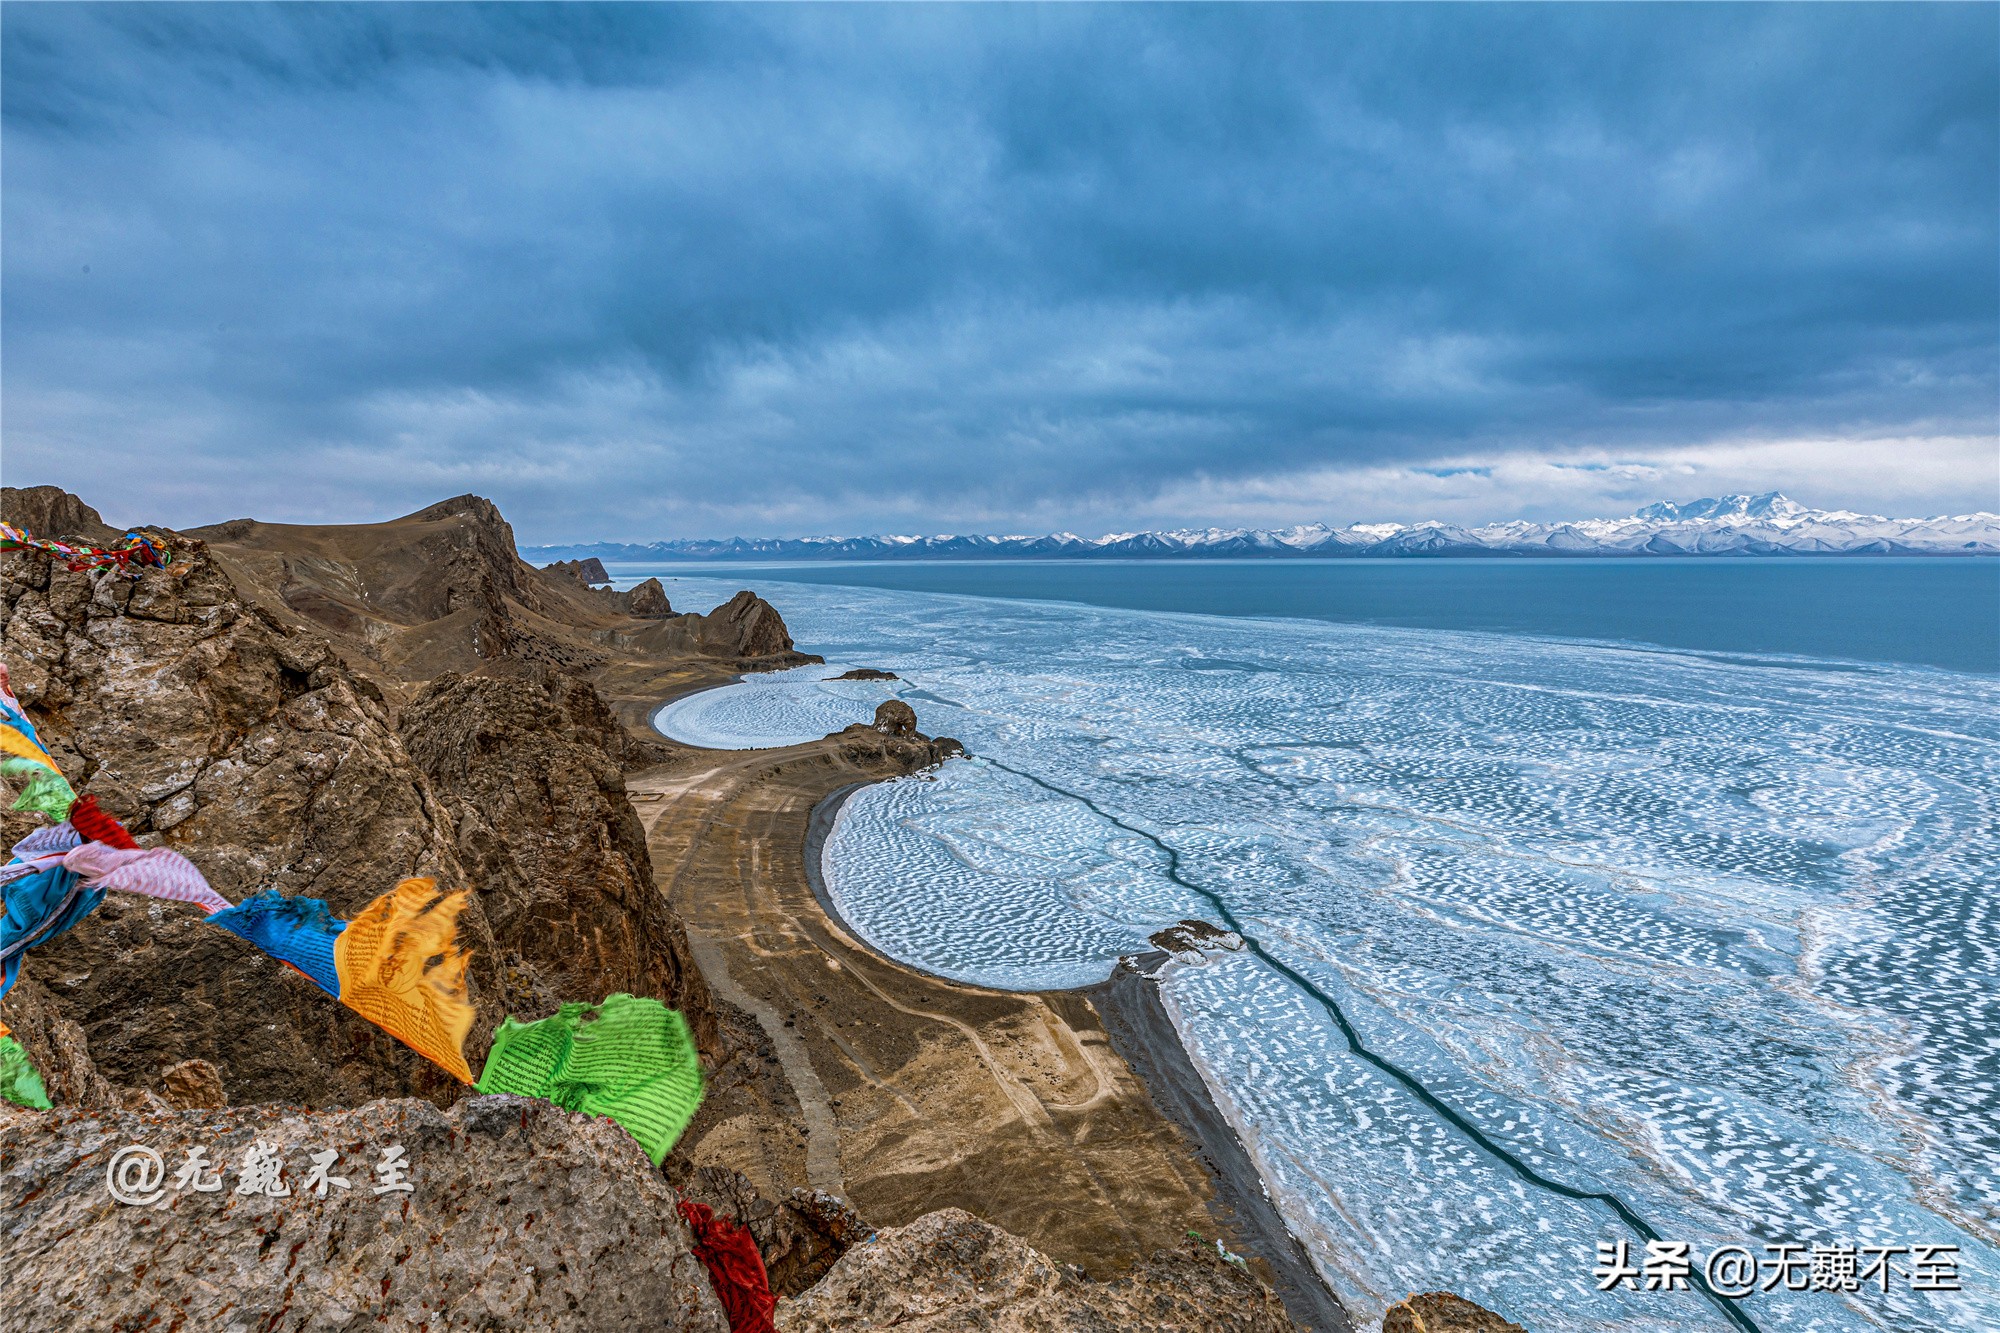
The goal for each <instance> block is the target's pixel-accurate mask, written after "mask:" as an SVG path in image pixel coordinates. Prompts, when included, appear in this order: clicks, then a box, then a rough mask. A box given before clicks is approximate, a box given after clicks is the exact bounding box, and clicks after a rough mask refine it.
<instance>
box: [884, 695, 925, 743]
mask: <svg viewBox="0 0 2000 1333" xmlns="http://www.w3.org/2000/svg"><path fill="white" fill-rule="evenodd" d="M874 726H875V730H877V731H879V732H881V733H882V734H883V735H884V736H894V737H896V738H897V739H898V740H908V739H909V738H911V737H913V736H915V735H916V734H917V710H916V709H914V708H912V707H910V706H909V705H908V704H906V703H904V702H903V701H902V700H901V699H889V700H886V701H884V702H883V703H881V704H878V705H877V706H876V708H875V723H874Z"/></svg>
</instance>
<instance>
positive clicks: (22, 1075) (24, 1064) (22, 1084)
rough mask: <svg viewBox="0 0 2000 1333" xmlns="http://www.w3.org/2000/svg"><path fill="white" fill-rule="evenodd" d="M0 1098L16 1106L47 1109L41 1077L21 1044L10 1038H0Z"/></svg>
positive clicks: (45, 1092)
mask: <svg viewBox="0 0 2000 1333" xmlns="http://www.w3.org/2000/svg"><path fill="white" fill-rule="evenodd" d="M0 1097H5V1098H6V1099H7V1100H8V1101H10V1102H12V1103H14V1105H16V1106H31V1107H33V1108H34V1109H35V1110H37V1111H46V1110H48V1109H49V1091H48V1089H47V1088H44V1087H43V1086H42V1076H41V1075H40V1074H39V1073H37V1072H35V1066H34V1065H33V1064H32V1063H30V1062H29V1060H28V1053H27V1052H26V1051H25V1050H23V1049H22V1048H21V1043H20V1042H18V1041H15V1040H14V1039H13V1038H12V1037H0Z"/></svg>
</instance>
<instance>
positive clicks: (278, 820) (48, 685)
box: [0, 540, 495, 1105]
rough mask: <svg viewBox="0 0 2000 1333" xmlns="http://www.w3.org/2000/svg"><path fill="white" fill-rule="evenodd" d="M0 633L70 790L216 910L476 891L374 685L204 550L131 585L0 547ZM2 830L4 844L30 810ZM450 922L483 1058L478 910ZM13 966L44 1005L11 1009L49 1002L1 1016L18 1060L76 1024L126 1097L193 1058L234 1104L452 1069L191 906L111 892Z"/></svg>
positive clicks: (357, 1096) (394, 1092)
mask: <svg viewBox="0 0 2000 1333" xmlns="http://www.w3.org/2000/svg"><path fill="white" fill-rule="evenodd" d="M0 640H4V642H5V645H6V649H5V652H6V660H7V664H8V667H9V668H10V671H11V672H12V676H13V681H14V687H15V689H16V691H17V693H18V694H19V695H20V697H21V700H22V702H23V704H24V705H26V706H27V707H28V708H29V709H30V710H31V712H32V714H33V716H34V717H35V718H36V721H37V724H38V725H39V726H40V728H41V731H42V736H43V739H44V740H45V741H46V742H47V743H48V745H49V747H50V750H51V752H52V753H53V754H54V755H55V756H56V759H57V761H58V762H59V763H60V764H61V765H62V766H63V769H64V771H65V772H66V773H67V774H68V775H69V777H70V780H71V782H72V783H73V784H74V785H75V786H76V787H77V789H78V790H80V791H81V790H85V789H88V790H89V791H90V792H92V793H94V794H96V795H97V797H98V798H99V800H100V801H101V802H102V803H103V805H104V806H105V808H106V809H108V810H109V811H110V812H111V813H112V814H114V815H116V816H117V817H118V818H120V819H122V820H124V821H125V823H126V824H127V826H128V827H130V828H131V830H132V831H133V833H134V834H136V835H139V837H140V840H141V842H142V843H145V844H148V845H164V846H170V847H174V848H176V849H178V850H180V851H182V852H184V853H185V854H187V855H189V856H190V858H191V859H192V860H194V862H195V863H196V864H197V865H198V866H200V867H201V869H202V872H203V873H204V874H205V875H207V877H208V879H209V881H210V882H211V883H212V884H213V885H214V886H215V887H216V888H217V889H218V890H220V891H221V892H222V893H223V894H224V895H225V896H226V897H228V898H230V899H232V900H240V899H242V898H244V897H246V896H248V895H249V894H251V893H254V892H257V891H258V890H261V889H277V890H279V891H280V892H283V893H286V894H288V895H296V894H303V895H307V896H310V897H315V898H323V899H325V900H326V901H327V902H328V903H329V904H330V905H331V907H332V909H333V910H334V912H335V913H337V914H343V915H344V914H351V913H353V912H355V911H357V910H359V909H360V908H361V907H362V906H364V905H365V904H367V903H368V902H369V901H370V900H372V899H373V898H375V897H377V896H378V895H380V894H383V893H386V892H388V891H389V890H390V889H391V888H393V887H394V886H395V884H396V882H397V881H398V880H399V879H402V878H404V877H406V876H411V875H427V876H433V877H435V878H436V879H438V880H439V881H440V882H441V883H443V884H445V885H447V886H460V885H465V884H466V883H467V876H466V873H465V870H464V868H463V866H462V865H461V863H460V862H459V860H458V856H457V853H456V850H455V836H454V828H453V823H452V820H451V818H450V816H449V814H448V812H447V811H446V810H445V809H444V807H443V806H441V805H440V804H439V802H438V801H437V799H436V797H435V796H434V795H433V793H432V792H431V790H430V786H429V784H428V783H427V782H426V781H425V779H424V777H423V775H422V773H421V772H419V771H418V769H417V768H416V766H415V765H414V764H412V763H411V761H410V759H409V756H408V755H407V754H406V753H405V752H404V749H403V746H402V742H401V741H400V739H398V737H397V735H396V732H395V728H394V726H393V725H392V723H391V720H390V718H389V715H388V713H387V711H386V710H385V708H384V707H383V705H382V703H381V702H380V700H379V691H377V690H375V689H374V688H373V687H372V686H371V685H370V684H369V683H368V682H366V681H364V680H362V679H359V678H357V677H356V676H355V675H354V674H353V673H352V672H350V671H349V670H348V669H347V668H346V666H345V665H344V664H343V663H342V662H341V660H340V659H339V658H338V657H336V656H335V655H334V654H333V653H332V652H331V651H330V650H329V648H328V646H327V644H326V642H325V640H324V639H322V638H320V637H318V636H316V635H311V634H307V633H304V632H302V631H297V630H293V629H290V628H287V627H286V626H284V625H283V624H281V623H279V622H276V621H274V620H272V619H270V618H268V617H266V616H262V615H259V614H257V613H256V612H255V610H254V609H253V608H251V607H249V606H247V605H246V604H245V603H244V601H243V600H242V599H241V598H240V597H239V596H238V595H237V591H236V589H235V587H234V586H233V584H232V583H231V581H230V579H229V578H228V576H227V575H226V574H225V573H224V572H223V571H222V569H221V568H220V566H219V565H217V564H216V562H215V561H213V560H212V559H210V558H208V555H207V553H206V551H205V550H204V548H203V546H202V544H201V543H200V542H198V541H185V540H183V541H177V542H176V546H175V560H174V563H173V565H172V566H171V567H170V568H169V569H168V570H164V571H163V570H148V571H147V572H146V573H145V574H144V575H143V576H142V577H140V578H138V579H126V578H123V577H121V576H119V575H118V574H117V573H116V572H114V571H110V570H98V571H94V572H88V573H72V572H71V571H69V570H67V569H65V568H63V567H62V566H61V565H59V564H56V563H54V562H52V561H50V560H49V559H47V558H46V557H44V556H41V555H38V554H19V555H14V556H9V557H6V558H0ZM4 827H5V828H6V830H7V831H8V832H9V833H11V834H13V836H15V837H18V836H20V834H22V833H24V832H25V831H26V827H27V821H26V820H25V819H24V818H23V817H21V816H12V817H10V818H9V819H7V820H6V821H5V824H4ZM474 887H476V886H474ZM459 929H460V934H461V937H462V938H463V939H464V940H465V942H466V943H467V944H469V945H470V947H471V948H472V949H473V950H474V958H473V970H472V974H471V978H470V981H471V987H472V993H473V995H474V997H475V1000H476V1001H478V1002H481V1003H483V1004H485V1005H486V1006H487V1009H488V1010H489V1012H487V1013H484V1014H482V1024H481V1026H480V1027H479V1028H476V1029H475V1030H474V1033H473V1041H474V1043H475V1049H477V1050H483V1049H484V1046H483V1043H484V1040H485V1036H486V1033H487V1032H489V1031H490V1029H491V1026H492V1023H493V1022H494V1021H495V1016H494V1015H492V1014H491V1013H490V1009H491V1000H490V997H491V996H492V994H493V988H492V973H491V954H492V939H491V935H490V932H489V931H488V930H487V926H486V921H485V917H484V915H483V913H481V912H480V911H479V910H478V907H477V904H476V902H475V904H474V906H473V908H472V909H471V910H469V911H467V912H466V913H465V914H464V915H463V916H461V917H460V919H459ZM481 954H484V955H487V959H486V960H485V961H482V959H481V957H480V955H481ZM27 975H28V977H29V978H30V979H31V980H33V981H35V982H37V983H39V985H40V986H41V987H42V988H43V996H42V1000H43V1002H42V1003H37V1004H34V1005H32V1006H28V1005H25V1004H24V1005H22V1006H17V1005H16V1003H15V1001H14V999H13V997H10V999H9V1010H10V1015H11V1014H13V1013H15V1012H17V1009H18V1011H19V1012H21V1013H23V1015H24V1017H25V1016H26V1015H27V1014H28V1011H29V1010H30V1009H32V1010H33V1011H35V1012H42V1013H43V1021H42V1022H41V1023H39V1024H37V1023H35V1022H34V1021H33V1020H32V1018H31V1017H26V1021H22V1022H15V1023H14V1026H16V1027H17V1028H18V1029H20V1030H21V1031H22V1034H23V1041H24V1043H25V1044H27V1045H28V1047H29V1050H30V1053H31V1055H33V1056H34V1057H35V1058H36V1059H38V1060H40V1059H43V1058H45V1057H46V1058H49V1059H51V1060H54V1061H56V1063H59V1064H62V1063H67V1064H71V1065H75V1063H76V1062H75V1061H67V1062H65V1061H63V1060H61V1059H60V1058H59V1052H58V1050H57V1048H58V1047H59V1046H60V1045H62V1043H63V1040H64V1033H65V1032H67V1029H66V1028H64V1027H62V1026H61V1024H62V1022H63V1021H67V1022H69V1023H73V1024H76V1025H78V1026H79V1027H80V1029H81V1031H82V1033H83V1034H84V1036H85V1037H86V1039H87V1052H88V1059H89V1062H90V1064H91V1065H92V1066H93V1067H94V1072H95V1073H96V1074H100V1075H102V1076H103V1077H104V1078H106V1079H109V1080H110V1081H111V1082H113V1083H115V1084H119V1085H123V1086H125V1087H128V1088H133V1089H159V1088H160V1087H161V1086H162V1084H161V1080H162V1078H163V1075H164V1071H165V1070H166V1069H167V1067H169V1066H172V1065H178V1064H180V1063H181V1062H183V1061H186V1060H190V1059H201V1060H205V1061H207V1062H208V1063H209V1064H211V1065H213V1066H214V1067H215V1068H216V1069H217V1070H218V1071H219V1074H220V1078H221V1081H222V1084H223V1087H224V1088H225V1089H226V1090H227V1094H228V1097H229V1100H230V1101H232V1102H235V1103H243V1102H253V1101H289V1102H300V1103H305V1104H308V1105H327V1104H332V1103H349V1104H352V1103H356V1102H360V1101H364V1100H367V1099H368V1098H370V1097H379V1096H403V1095H409V1094H413V1093H414V1094H417V1095H426V1096H440V1097H449V1096H453V1095H456V1089H457V1087H458V1085H457V1084H456V1083H455V1082H454V1081H452V1080H451V1079H450V1077H449V1076H448V1075H446V1074H444V1073H443V1072H442V1071H439V1070H437V1069H435V1068H433V1067H432V1066H431V1065H429V1064H428V1063H426V1062H425V1061H423V1060H422V1059H421V1058H419V1057H418V1056H416V1055H414V1054H413V1053H411V1052H409V1051H408V1050H406V1049H404V1048H403V1047H402V1046H401V1045H400V1044H398V1043H397V1042H395V1041H394V1040H393V1039H392V1038H390V1037H389V1036H388V1035H387V1034H385V1033H383V1032H382V1031H381V1030H380V1029H378V1028H375V1027H374V1026H372V1025H371V1024H369V1023H367V1022H365V1021H364V1020H362V1019H361V1018H360V1017H359V1016H357V1015H354V1014H352V1013H349V1012H348V1011H347V1010H346V1009H344V1008H342V1007H341V1006H340V1005H339V1004H337V1003H335V1002H333V1001H332V1000H331V999H330V998H329V997H328V996H327V995H325V994H324V993H323V992H321V991H320V990H319V989H318V988H317V987H315V986H313V985H312V983H310V982H309V981H307V980H306V979H305V978H303V977H301V976H299V975H298V974H296V973H293V972H290V971H289V970H287V969H285V968H283V967H281V966H280V965H279V964H278V963H276V962H275V961H274V960H273V959H271V958H270V957H269V956H267V955H265V954H263V953H261V952H260V951H258V950H257V949H255V948H253V947H252V946H250V945H249V944H248V943H246V942H245V941H243V940H240V939H237V938H236V937H235V936H233V935H230V934H229V933H228V932H226V931H222V930H218V929H216V928H215V927H213V926H210V925H207V924H206V923H204V922H203V921H201V919H200V914H199V913H198V912H196V911H195V910H194V909H192V908H188V907H183V906H180V905H177V904H170V903H161V902H158V901H154V900H149V899H141V898H135V897H132V896H130V895H125V894H113V895H111V897H110V898H108V899H107V900H106V901H105V903H104V904H103V906H102V907H100V908H99V909H98V910H97V911H96V912H95V913H94V914H93V915H92V916H91V917H89V918H88V919H87V920H85V921H84V923H83V924H82V925H80V926H79V927H77V929H75V930H73V931H71V932H70V933H69V934H68V935H66V936H64V937H62V938H61V939H58V940H55V941H53V942H52V943H49V944H47V945H44V946H41V947H39V948H37V949H36V950H35V951H34V953H33V954H32V955H31V956H30V958H29V960H28V967H27ZM43 1011H46V1012H43ZM10 1021H12V1019H11V1018H10ZM58 1081H59V1082H63V1083H65V1084H66V1085H68V1084H70V1083H72V1082H73V1083H74V1086H73V1087H72V1088H71V1091H72V1092H73V1093H74V1094H76V1095H79V1096H80V1095H83V1094H84V1093H85V1092H86V1090H87V1089H88V1088H89V1087H90V1086H91V1082H90V1074H89V1073H87V1072H84V1071H83V1070H82V1069H81V1067H80V1066H78V1069H77V1074H76V1078H75V1079H74V1080H68V1079H61V1078H59V1079H58ZM52 1092H53V1090H52Z"/></svg>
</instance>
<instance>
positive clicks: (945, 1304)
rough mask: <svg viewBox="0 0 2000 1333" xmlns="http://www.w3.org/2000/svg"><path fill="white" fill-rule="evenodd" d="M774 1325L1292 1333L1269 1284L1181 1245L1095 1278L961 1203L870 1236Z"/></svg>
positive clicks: (794, 1329)
mask: <svg viewBox="0 0 2000 1333" xmlns="http://www.w3.org/2000/svg"><path fill="white" fill-rule="evenodd" d="M778 1328H779V1330H780V1333H849V1330H857V1331H858V1330H861V1329H876V1328H895V1329H900V1330H904V1333H960V1330H966V1329H978V1330H981V1333H1067V1331H1069V1330H1074V1333H1097V1330H1112V1329H1146V1330H1149V1333H1294V1328H1293V1325H1292V1322H1291V1320H1290V1319H1288V1318H1286V1316H1285V1309H1284V1306H1283V1305H1282V1304H1281V1303H1280V1302H1279V1300H1278V1298H1277V1297H1276V1296H1274V1295H1272V1294H1271V1290H1270V1288H1268V1287H1266V1286H1265V1285H1264V1284H1263V1283H1262V1282H1259V1281H1258V1280H1257V1279H1256V1278H1255V1277H1254V1276H1252V1275H1251V1274H1250V1273H1248V1272H1246V1271H1245V1270H1243V1269H1242V1268H1240V1267H1238V1266H1236V1265H1234V1264H1231V1263H1227V1262H1225V1261H1224V1260H1223V1259H1222V1258H1221V1257H1220V1256H1219V1255H1217V1254H1216V1253H1215V1252H1214V1251H1213V1250H1210V1249H1208V1248H1206V1247H1204V1246H1201V1245H1198V1244H1194V1243H1188V1244H1186V1245H1184V1246H1183V1248H1182V1249H1181V1250H1179V1251H1177V1252H1175V1253H1172V1254H1169V1253H1165V1252H1161V1253H1158V1254H1155V1255H1154V1256H1153V1257H1152V1259H1151V1260H1149V1261H1148V1262H1146V1263H1143V1264H1140V1265H1139V1266H1137V1267H1136V1268H1134V1269H1133V1270H1132V1271H1131V1272H1130V1273H1129V1274H1127V1275H1126V1276H1124V1277H1121V1278H1117V1279H1114V1280H1112V1281H1109V1282H1097V1281H1093V1280H1092V1279H1091V1278H1089V1277H1087V1276H1086V1275H1085V1274H1084V1272H1083V1270H1082V1269H1080V1268H1075V1267H1070V1266H1066V1265H1062V1264H1058V1263H1056V1262H1055V1261H1054V1260H1053V1259H1050V1258H1049V1257H1048V1256H1047V1255H1045V1254H1043V1253H1041V1252H1040V1251H1039V1250H1036V1249H1035V1248H1033V1247H1032V1246H1030V1245H1029V1244H1028V1243H1027V1242H1026V1241H1024V1240H1022V1239H1021V1238H1020V1237H1018V1236H1014V1235H1010V1234H1009V1233H1007V1232H1005V1231H1002V1230H1000V1228H998V1227H996V1226H992V1225H990V1224H988V1223H986V1222H982V1221H980V1220H979V1219H978V1218H976V1217H974V1216H972V1214H970V1213H967V1212H963V1211H961V1210H960V1209H957V1208H946V1209H942V1210H940V1211H938V1212H935V1213H928V1214H926V1215H925V1216H923V1217H920V1218H918V1219H917V1220H916V1221H914V1222H912V1223H910V1224H909V1225H908V1226H904V1227H895V1228H892V1229H890V1230H887V1231H883V1232H880V1233H879V1234H877V1236H876V1237H875V1239H874V1240H873V1241H871V1242H869V1243H868V1244H866V1245H857V1246H855V1247H854V1248H852V1249H850V1250H848V1251H847V1253H846V1254H844V1255H842V1256H841V1259H840V1261H839V1262H838V1263H836V1264H835V1265H834V1266H833V1269H832V1271H830V1272H829V1273H828V1274H827V1275H826V1276H825V1277H824V1278H822V1279H821V1280H820V1282H819V1283H818V1285H816V1286H814V1287H813V1288H812V1289H811V1290H809V1291H807V1292H806V1293H805V1294H804V1295H802V1296H799V1297H798V1298H797V1299H795V1300H790V1301H786V1302H784V1303H783V1304H781V1305H780V1306H779V1307H778Z"/></svg>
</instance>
